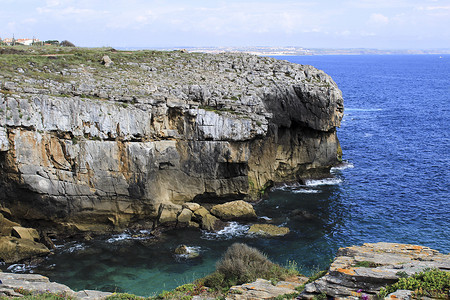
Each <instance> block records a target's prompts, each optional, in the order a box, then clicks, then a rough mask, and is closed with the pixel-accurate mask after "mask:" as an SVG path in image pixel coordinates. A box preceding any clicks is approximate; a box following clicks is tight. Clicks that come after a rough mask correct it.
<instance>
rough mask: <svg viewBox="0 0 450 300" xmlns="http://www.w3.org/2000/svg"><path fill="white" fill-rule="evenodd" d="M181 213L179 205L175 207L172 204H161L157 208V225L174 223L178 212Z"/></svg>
mask: <svg viewBox="0 0 450 300" xmlns="http://www.w3.org/2000/svg"><path fill="white" fill-rule="evenodd" d="M180 211H181V205H176V204H172V203H167V204H166V203H165V204H161V206H160V208H159V212H160V214H159V218H158V220H159V223H161V224H163V223H169V222H176V221H177V216H178V214H179V212H180Z"/></svg>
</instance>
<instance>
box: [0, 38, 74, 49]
mask: <svg viewBox="0 0 450 300" xmlns="http://www.w3.org/2000/svg"><path fill="white" fill-rule="evenodd" d="M19 45H22V46H68V47H75V45H74V44H72V43H71V42H69V41H62V42H60V41H58V40H47V41H41V40H39V39H37V38H34V37H33V38H31V39H30V38H18V39H16V38H14V37H12V38H4V39H2V38H1V37H0V46H19Z"/></svg>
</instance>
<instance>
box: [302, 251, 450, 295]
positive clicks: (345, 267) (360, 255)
mask: <svg viewBox="0 0 450 300" xmlns="http://www.w3.org/2000/svg"><path fill="white" fill-rule="evenodd" d="M428 268H433V269H434V268H436V269H441V270H444V271H448V270H450V254H447V255H445V254H441V253H439V252H438V251H436V250H433V249H430V248H428V247H424V246H417V245H408V244H395V243H375V244H369V243H367V244H364V245H363V246H352V247H347V248H341V249H339V251H338V253H337V255H336V258H335V260H334V261H333V263H332V264H331V266H330V269H329V270H328V272H327V274H326V275H325V276H323V277H321V278H319V279H318V280H316V281H314V282H312V283H309V284H307V285H306V287H305V290H304V292H303V293H302V298H303V299H312V298H313V297H314V296H317V295H320V294H326V295H327V296H328V297H335V298H337V297H359V296H361V295H362V294H365V295H366V296H367V297H368V298H374V299H375V298H376V293H378V292H379V291H380V289H381V288H382V287H384V286H386V285H389V284H393V283H395V282H397V281H398V280H399V279H400V278H401V277H402V276H404V275H408V276H410V275H413V274H414V273H418V272H421V271H423V270H425V269H428Z"/></svg>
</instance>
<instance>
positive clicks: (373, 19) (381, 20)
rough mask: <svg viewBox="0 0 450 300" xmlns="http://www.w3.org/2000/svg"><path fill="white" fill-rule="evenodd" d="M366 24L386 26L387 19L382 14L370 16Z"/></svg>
mask: <svg viewBox="0 0 450 300" xmlns="http://www.w3.org/2000/svg"><path fill="white" fill-rule="evenodd" d="M368 23H369V24H373V25H386V24H388V23H389V18H388V17H386V16H384V15H382V14H371V15H370V18H369V21H368Z"/></svg>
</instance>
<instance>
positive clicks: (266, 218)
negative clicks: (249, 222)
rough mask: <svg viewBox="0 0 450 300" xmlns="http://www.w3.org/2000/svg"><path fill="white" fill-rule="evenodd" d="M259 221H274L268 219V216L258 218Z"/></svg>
mask: <svg viewBox="0 0 450 300" xmlns="http://www.w3.org/2000/svg"><path fill="white" fill-rule="evenodd" d="M258 219H263V220H266V221H271V220H272V219H271V218H269V217H266V216H262V217H258Z"/></svg>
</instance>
